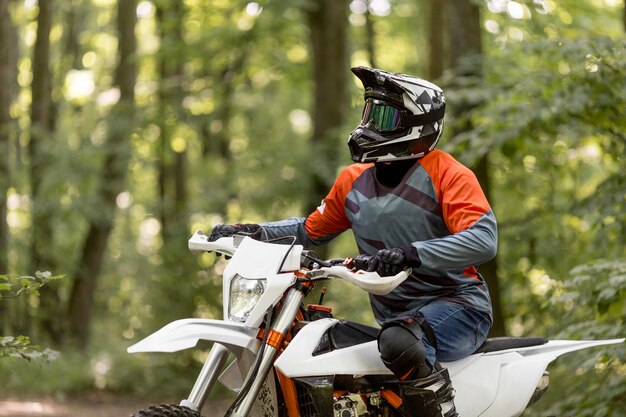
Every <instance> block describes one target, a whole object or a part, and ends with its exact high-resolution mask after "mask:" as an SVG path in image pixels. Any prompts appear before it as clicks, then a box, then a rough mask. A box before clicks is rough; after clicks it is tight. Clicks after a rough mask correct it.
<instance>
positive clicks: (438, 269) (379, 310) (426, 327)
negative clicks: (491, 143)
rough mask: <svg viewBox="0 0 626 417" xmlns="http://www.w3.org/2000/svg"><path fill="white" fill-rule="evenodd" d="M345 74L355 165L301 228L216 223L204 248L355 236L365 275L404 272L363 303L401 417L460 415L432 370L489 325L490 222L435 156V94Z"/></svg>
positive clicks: (460, 170) (439, 114)
mask: <svg viewBox="0 0 626 417" xmlns="http://www.w3.org/2000/svg"><path fill="white" fill-rule="evenodd" d="M352 71H353V73H354V74H355V75H356V76H357V77H358V78H359V79H360V80H361V82H362V83H363V86H364V88H365V94H364V96H365V107H364V110H363V117H362V120H361V123H360V125H359V126H358V127H357V128H356V129H355V130H354V131H353V132H352V134H351V135H350V138H349V141H348V146H349V148H350V153H351V155H352V160H353V161H354V162H356V163H355V164H353V165H350V166H348V167H347V168H345V169H344V170H343V171H342V172H341V173H340V174H339V177H338V178H337V180H336V181H335V184H334V185H333V187H332V189H331V190H330V192H329V193H328V195H327V196H326V198H325V199H324V200H323V201H322V204H321V205H320V206H319V207H318V209H317V210H316V211H315V212H314V213H312V214H311V215H309V216H308V217H307V218H291V219H287V220H283V221H278V222H270V223H264V224H262V225H250V224H248V225H229V226H225V225H218V226H216V227H215V228H214V229H213V232H212V239H217V238H219V237H222V236H229V235H232V234H234V233H237V232H247V233H252V234H254V235H255V236H256V237H263V238H276V237H281V236H287V235H290V236H296V237H297V238H298V241H299V243H301V244H303V245H304V246H307V247H310V246H316V245H321V244H325V243H328V242H329V241H330V240H332V239H333V238H334V237H336V236H337V235H339V234H340V233H341V232H343V231H345V230H347V229H349V228H351V229H352V231H353V233H354V236H355V239H356V242H357V245H358V248H359V251H360V252H361V253H362V254H369V255H374V256H373V257H372V259H371V261H370V262H369V267H368V270H370V271H378V273H379V274H380V275H382V276H384V275H394V274H396V273H398V272H399V271H401V270H402V269H403V268H404V267H406V266H409V267H411V268H412V270H413V272H412V274H411V276H410V277H409V278H408V279H407V280H406V281H405V282H404V283H402V284H401V285H400V286H399V287H398V288H396V289H395V290H394V291H393V292H391V293H390V294H388V295H386V296H377V295H370V301H371V305H372V309H373V311H374V315H375V317H376V320H377V321H378V323H379V324H380V325H381V330H380V332H379V335H378V348H379V350H380V354H381V358H382V360H383V362H384V363H385V365H386V366H387V367H388V368H389V369H390V370H391V371H392V372H393V373H394V374H395V375H396V376H397V377H398V378H399V379H400V380H401V381H403V382H402V383H401V396H402V399H403V402H402V406H401V407H400V411H401V412H402V413H403V414H404V415H405V416H407V417H413V416H422V417H430V416H443V417H451V416H457V415H458V414H457V412H456V409H455V407H454V401H453V399H454V390H453V389H452V386H451V382H450V377H449V375H448V372H447V370H446V369H444V368H442V367H441V365H440V364H439V361H452V360H458V359H461V358H463V357H465V356H467V355H470V354H471V353H473V352H474V351H475V350H476V349H477V348H478V347H479V346H480V344H482V342H483V341H484V340H485V338H486V335H487V332H488V331H489V328H490V327H491V324H492V313H491V300H490V298H489V292H488V289H487V284H486V283H485V281H484V279H483V278H482V276H481V275H480V274H479V273H478V271H477V269H476V267H477V266H478V265H480V264H482V263H485V262H487V261H489V260H490V259H491V258H493V257H494V256H495V253H496V246H497V227H496V220H495V217H494V215H493V212H492V211H491V208H490V206H489V203H488V202H487V199H486V198H485V195H484V193H483V192H482V190H481V188H480V185H479V184H478V181H477V180H476V177H475V176H474V174H473V173H472V172H471V171H470V170H469V169H467V168H466V167H464V166H463V165H461V164H460V163H459V162H457V161H456V160H455V159H454V158H453V157H452V156H450V155H448V154H447V153H445V152H443V151H441V150H436V149H435V147H436V145H437V142H438V141H439V138H440V137H441V134H442V132H443V118H444V112H445V98H444V95H443V91H442V90H441V89H440V88H439V87H437V86H436V85H434V84H432V83H430V82H428V81H425V80H422V79H419V78H416V77H412V76H409V75H403V74H394V73H389V72H386V71H382V70H378V69H372V68H365V67H356V68H353V69H352Z"/></svg>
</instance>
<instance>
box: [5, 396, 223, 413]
mask: <svg viewBox="0 0 626 417" xmlns="http://www.w3.org/2000/svg"><path fill="white" fill-rule="evenodd" d="M150 404H151V403H150V402H149V401H146V400H141V399H133V398H125V397H119V396H113V395H102V394H98V395H93V396H87V397H81V398H78V399H67V400H65V401H58V400H54V399H51V398H43V399H34V398H29V399H0V417H128V416H130V415H131V414H133V413H134V412H136V411H139V410H141V409H143V408H146V407H148V406H149V405H150ZM227 407H228V402H226V401H216V402H212V403H210V404H206V405H205V407H204V410H205V412H204V414H205V415H206V414H207V410H211V414H212V415H218V416H219V415H223V413H225V412H226V409H227Z"/></svg>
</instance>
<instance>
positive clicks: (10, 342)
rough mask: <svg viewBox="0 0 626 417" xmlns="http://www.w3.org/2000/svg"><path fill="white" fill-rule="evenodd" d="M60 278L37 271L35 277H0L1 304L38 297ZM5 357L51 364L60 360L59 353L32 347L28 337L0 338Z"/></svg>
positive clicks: (2, 353) (0, 352)
mask: <svg viewBox="0 0 626 417" xmlns="http://www.w3.org/2000/svg"><path fill="white" fill-rule="evenodd" d="M59 278H61V276H53V275H52V274H51V273H50V272H48V271H46V272H40V271H37V272H36V273H35V276H20V277H10V276H7V275H0V302H2V300H3V299H10V298H16V297H20V296H38V295H39V289H40V288H41V287H43V286H44V285H46V284H47V283H48V282H50V281H51V280H56V279H59ZM3 357H9V358H21V359H26V360H28V361H31V360H38V361H43V362H49V361H52V360H56V359H58V357H59V352H57V351H55V350H52V349H50V348H43V347H41V346H38V345H31V343H30V338H29V337H28V336H0V358H3Z"/></svg>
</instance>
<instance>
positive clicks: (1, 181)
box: [0, 0, 17, 328]
mask: <svg viewBox="0 0 626 417" xmlns="http://www.w3.org/2000/svg"><path fill="white" fill-rule="evenodd" d="M13 30H14V29H13V22H12V21H11V15H10V13H9V2H8V0H5V1H2V2H0V86H2V88H0V274H6V273H7V272H8V270H9V264H8V262H9V260H8V256H7V255H8V252H9V233H10V231H9V225H8V223H7V196H8V192H9V186H10V185H11V180H10V178H11V172H10V168H9V167H10V164H9V158H10V155H11V153H10V143H11V130H12V129H11V128H12V126H11V125H12V123H11V122H12V118H11V112H10V108H11V102H12V101H13V98H14V97H13V95H14V94H13V93H14V92H15V89H14V87H13V86H14V85H15V78H14V77H15V69H16V68H17V62H16V60H15V57H16V54H15V53H14V51H13V48H14V46H15V44H16V43H15V37H14V34H13ZM0 308H1V307H0ZM0 316H1V315H0ZM1 327H2V326H0V328H1Z"/></svg>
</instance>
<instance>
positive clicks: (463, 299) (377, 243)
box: [262, 150, 498, 324]
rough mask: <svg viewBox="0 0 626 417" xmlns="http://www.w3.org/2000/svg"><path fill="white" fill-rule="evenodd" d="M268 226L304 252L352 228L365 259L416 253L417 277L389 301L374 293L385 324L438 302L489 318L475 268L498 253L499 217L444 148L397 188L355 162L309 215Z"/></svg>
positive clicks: (421, 162)
mask: <svg viewBox="0 0 626 417" xmlns="http://www.w3.org/2000/svg"><path fill="white" fill-rule="evenodd" d="M262 226H263V228H264V230H265V232H266V233H267V236H268V237H269V238H274V237H282V236H296V237H297V239H298V242H299V243H300V244H303V245H304V246H305V247H310V246H317V245H320V244H324V243H327V242H329V241H330V240H331V239H333V238H334V237H336V236H337V235H338V234H340V233H341V232H343V231H345V230H346V229H349V228H351V229H352V231H353V233H354V236H355V239H356V243H357V246H358V248H359V251H360V252H361V253H362V254H368V255H373V254H376V252H378V250H380V249H384V248H398V247H401V248H404V249H405V252H413V253H414V254H415V255H412V254H411V253H409V256H412V257H414V258H415V257H418V264H419V267H416V268H413V273H412V275H411V277H409V279H407V280H406V281H405V282H404V283H403V284H401V285H400V286H399V287H398V288H396V289H395V290H394V291H393V292H391V293H390V294H388V295H386V296H376V295H370V300H371V303H372V308H373V311H374V315H375V317H376V319H377V321H378V322H379V323H381V324H382V323H384V322H386V321H388V320H391V319H394V318H396V317H398V316H400V315H404V314H406V313H407V312H408V311H413V310H418V309H420V308H421V307H423V306H424V305H426V304H428V303H429V302H430V301H432V300H434V299H440V300H441V299H443V300H449V301H455V302H458V303H461V304H465V305H468V306H471V307H473V308H475V309H478V310H481V311H484V312H487V313H489V314H491V301H490V298H489V292H488V289H487V284H486V283H485V281H484V279H483V277H482V276H481V275H480V274H479V273H478V271H477V266H478V265H480V264H482V263H485V262H487V261H489V260H490V259H491V258H493V257H494V256H495V253H496V247H497V239H498V232H497V226H496V219H495V216H494V214H493V212H492V210H491V208H490V206H489V203H488V202H487V199H486V198H485V195H484V193H483V191H482V189H481V188H480V185H479V184H478V181H477V179H476V177H475V175H474V174H473V173H472V171H471V170H469V169H468V168H466V167H465V166H463V165H462V164H461V163H459V162H458V161H456V160H455V159H454V158H453V157H452V156H450V155H449V154H447V153H445V152H443V151H440V150H434V151H432V152H430V153H428V154H427V155H426V156H424V157H423V158H421V159H420V160H419V161H418V163H416V164H415V165H414V166H413V167H411V169H410V170H409V171H408V172H407V174H406V175H405V176H404V178H403V179H402V181H401V182H400V184H398V185H397V186H395V187H386V186H384V185H382V184H381V183H380V182H378V181H377V180H376V178H375V167H374V165H373V164H354V165H350V166H349V167H347V168H345V169H344V170H343V171H342V172H341V173H340V174H339V177H338V178H337V180H336V181H335V184H334V185H333V187H332V189H331V190H330V192H329V193H328V195H327V196H326V198H324V200H323V201H322V204H321V205H320V206H319V207H318V209H317V210H316V211H315V212H314V213H312V214H311V215H310V216H308V217H307V218H291V219H288V220H283V221H278V222H271V223H264V224H263V225H262ZM407 249H408V250H407Z"/></svg>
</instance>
